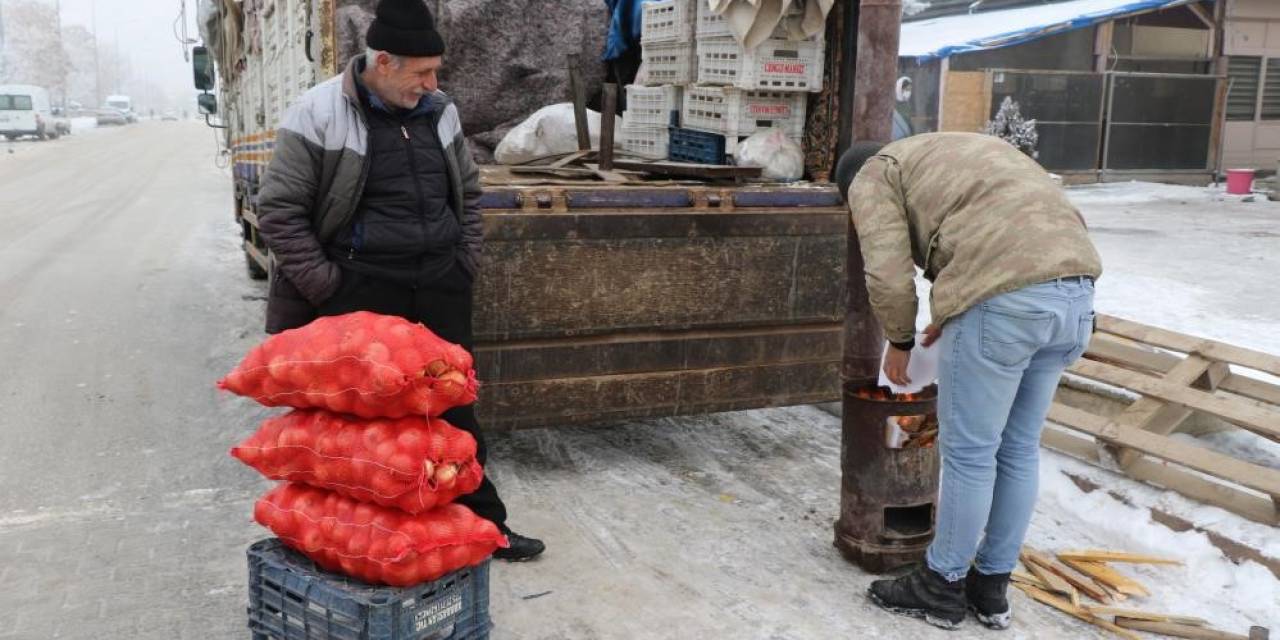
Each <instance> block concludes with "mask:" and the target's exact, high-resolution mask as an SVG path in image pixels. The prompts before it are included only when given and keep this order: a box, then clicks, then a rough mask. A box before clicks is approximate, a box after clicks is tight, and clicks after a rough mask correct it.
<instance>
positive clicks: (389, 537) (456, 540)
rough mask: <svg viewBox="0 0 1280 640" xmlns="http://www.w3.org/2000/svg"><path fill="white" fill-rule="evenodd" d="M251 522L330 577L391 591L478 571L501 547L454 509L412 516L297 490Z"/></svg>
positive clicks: (274, 497) (501, 540)
mask: <svg viewBox="0 0 1280 640" xmlns="http://www.w3.org/2000/svg"><path fill="white" fill-rule="evenodd" d="M253 518H254V520H257V521H258V523H259V524H261V525H263V526H265V527H267V528H268V529H271V531H272V532H274V533H275V534H276V536H278V537H279V538H280V539H281V540H282V541H283V542H284V543H285V544H286V545H289V546H290V547H292V548H294V549H296V550H298V551H299V552H300V553H302V554H303V555H305V556H307V557H308V558H311V559H312V560H313V561H315V563H316V564H318V565H320V566H321V567H323V568H325V569H327V570H329V571H334V572H337V573H342V574H344V575H347V576H350V577H352V578H356V579H358V580H362V581H364V582H368V583H373V584H386V585H390V586H393V587H408V586H412V585H415V584H419V583H422V582H428V581H431V580H436V579H438V578H440V577H442V576H444V575H445V574H448V573H451V572H453V571H457V570H459V569H463V568H465V567H470V566H474V565H478V564H480V563H481V562H484V560H485V558H488V557H489V556H490V555H492V554H493V551H494V550H495V549H497V548H498V547H505V546H507V538H506V536H504V535H502V533H501V532H499V531H498V527H497V525H495V524H493V523H492V522H490V521H488V520H485V519H484V518H481V517H480V516H477V515H476V514H474V513H472V512H471V510H470V509H468V508H466V507H464V506H462V505H460V504H449V505H445V506H443V507H438V508H436V509H432V510H431V511H427V512H425V513H420V514H418V515H412V514H408V513H405V512H403V511H399V510H397V509H391V508H388V507H381V506H378V505H374V504H369V503H367V502H358V501H356V500H352V499H351V498H348V497H346V496H342V495H339V494H337V493H334V492H332V491H325V490H324V489H316V488H313V487H308V486H306V485H301V484H296V483H285V484H282V485H280V486H279V487H276V488H275V489H273V490H271V492H269V493H268V494H267V495H265V496H263V497H262V498H261V499H259V500H258V503H257V504H256V505H255V506H254V509H253Z"/></svg>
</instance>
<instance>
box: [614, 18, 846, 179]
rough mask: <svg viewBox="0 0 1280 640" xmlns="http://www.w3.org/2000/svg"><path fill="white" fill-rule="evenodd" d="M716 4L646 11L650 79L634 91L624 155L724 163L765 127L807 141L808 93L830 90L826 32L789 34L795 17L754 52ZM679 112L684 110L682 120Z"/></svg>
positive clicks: (645, 52)
mask: <svg viewBox="0 0 1280 640" xmlns="http://www.w3.org/2000/svg"><path fill="white" fill-rule="evenodd" d="M708 4H709V3H708V2H707V0H659V1H657V2H648V3H646V4H645V5H644V20H643V23H642V25H641V37H640V43H641V50H642V59H643V61H644V69H645V77H646V83H645V86H639V85H632V86H628V87H627V113H626V114H625V116H624V118H623V122H624V125H623V133H622V148H623V149H624V150H625V151H627V152H629V153H631V154H634V155H638V156H641V157H645V158H667V157H670V158H671V159H672V160H686V161H692V162H707V163H720V162H725V161H726V160H727V159H726V156H732V155H734V152H735V151H736V149H737V146H738V143H739V142H740V141H741V140H742V139H744V138H746V137H747V136H750V135H751V134H753V133H756V132H758V131H763V130H766V129H770V128H774V127H777V128H779V129H782V130H783V131H785V132H786V134H787V136H788V137H790V138H791V139H793V140H795V141H796V142H797V143H799V142H801V141H802V139H803V137H804V123H805V109H806V105H807V102H808V94H809V92H813V91H819V90H820V89H821V88H822V72H823V68H822V66H823V61H824V58H825V56H824V55H823V53H824V51H823V50H824V42H823V41H822V39H821V35H820V34H819V36H818V37H815V38H809V39H801V40H796V39H792V38H790V37H789V36H790V35H792V34H790V33H789V32H788V27H787V25H788V23H789V22H793V21H794V20H793V19H794V18H796V17H797V16H796V14H795V13H794V12H793V13H791V14H788V15H787V16H784V18H783V21H782V22H780V23H779V25H778V27H777V28H776V29H775V30H774V32H773V34H771V36H770V38H769V39H768V40H766V41H765V42H764V43H762V44H761V45H760V46H758V47H756V48H754V49H750V50H748V49H745V48H744V47H743V46H742V45H741V44H739V43H738V41H737V40H736V39H735V38H734V37H733V34H732V32H731V31H730V29H729V23H728V21H727V20H726V19H725V18H724V17H723V16H720V15H717V14H715V13H712V12H711V10H710V8H709V6H708ZM673 111H676V112H678V113H679V115H678V117H677V118H675V121H673V119H672V116H671V112H673ZM677 127H678V128H677ZM708 134H710V135H708ZM717 136H719V137H717Z"/></svg>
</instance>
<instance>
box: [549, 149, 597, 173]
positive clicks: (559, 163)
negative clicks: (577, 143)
mask: <svg viewBox="0 0 1280 640" xmlns="http://www.w3.org/2000/svg"><path fill="white" fill-rule="evenodd" d="M594 153H595V150H594V149H587V150H585V151H574V152H573V153H570V154H568V155H566V156H564V157H562V158H560V159H559V160H556V161H555V162H552V163H551V164H549V165H547V166H548V167H551V168H554V169H559V168H560V167H564V166H568V165H570V164H573V163H574V162H577V161H579V160H582V159H584V158H586V157H587V156H590V155H592V154H594Z"/></svg>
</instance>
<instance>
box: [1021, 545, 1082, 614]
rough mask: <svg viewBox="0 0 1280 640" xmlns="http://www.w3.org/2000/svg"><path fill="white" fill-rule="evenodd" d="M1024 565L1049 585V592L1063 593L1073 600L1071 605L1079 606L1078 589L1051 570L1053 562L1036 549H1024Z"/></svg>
mask: <svg viewBox="0 0 1280 640" xmlns="http://www.w3.org/2000/svg"><path fill="white" fill-rule="evenodd" d="M1022 564H1023V565H1026V567H1027V569H1028V570H1029V571H1031V573H1032V575H1034V576H1035V577H1036V578H1038V579H1039V580H1040V581H1041V582H1043V583H1045V584H1046V585H1049V591H1053V592H1056V593H1061V594H1063V595H1065V596H1067V597H1068V598H1070V599H1071V604H1073V605H1077V606H1079V604H1080V596H1079V595H1078V594H1077V593H1076V588H1075V587H1074V586H1072V585H1071V583H1070V582H1067V581H1066V580H1064V579H1063V578H1062V576H1059V575H1058V574H1056V573H1054V572H1053V571H1050V570H1049V565H1051V564H1053V561H1052V560H1050V559H1048V558H1046V557H1044V556H1043V555H1041V554H1040V553H1038V552H1036V551H1035V550H1034V549H1031V548H1027V547H1024V548H1023V549H1022Z"/></svg>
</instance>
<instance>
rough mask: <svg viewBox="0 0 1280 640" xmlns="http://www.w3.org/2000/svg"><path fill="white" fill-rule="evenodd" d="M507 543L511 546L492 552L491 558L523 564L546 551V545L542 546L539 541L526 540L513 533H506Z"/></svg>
mask: <svg viewBox="0 0 1280 640" xmlns="http://www.w3.org/2000/svg"><path fill="white" fill-rule="evenodd" d="M507 542H508V543H509V544H510V545H511V546H509V547H507V548H506V549H498V550H497V551H494V552H493V557H495V558H497V559H499V560H506V561H508V562H524V561H525V560H532V559H534V558H536V557H538V554H540V553H542V552H543V551H546V550H547V545H545V544H542V541H541V540H537V539H534V538H526V537H524V536H522V535H520V534H518V533H515V532H513V531H508V532H507Z"/></svg>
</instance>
